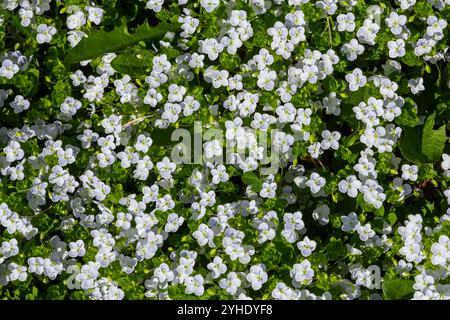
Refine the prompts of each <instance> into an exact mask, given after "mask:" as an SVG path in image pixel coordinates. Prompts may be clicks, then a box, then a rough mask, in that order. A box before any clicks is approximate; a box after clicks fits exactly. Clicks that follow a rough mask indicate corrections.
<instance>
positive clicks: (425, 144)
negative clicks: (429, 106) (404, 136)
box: [422, 113, 447, 163]
mask: <svg viewBox="0 0 450 320" xmlns="http://www.w3.org/2000/svg"><path fill="white" fill-rule="evenodd" d="M435 117H436V113H433V114H431V115H430V116H428V118H427V120H426V121H425V125H424V127H423V136H422V152H423V154H424V155H425V156H426V157H427V159H428V161H429V162H431V163H434V162H437V161H439V159H440V158H441V156H442V153H443V152H444V147H445V142H446V141H447V136H446V134H445V125H443V126H441V127H440V128H439V129H437V130H434V129H433V126H434V119H435Z"/></svg>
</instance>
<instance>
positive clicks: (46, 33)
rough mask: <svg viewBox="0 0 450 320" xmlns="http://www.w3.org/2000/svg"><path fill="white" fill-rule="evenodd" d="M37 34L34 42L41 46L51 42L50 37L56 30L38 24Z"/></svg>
mask: <svg viewBox="0 0 450 320" xmlns="http://www.w3.org/2000/svg"><path fill="white" fill-rule="evenodd" d="M37 32H38V34H37V35H36V40H37V42H38V43H39V44H42V43H46V42H50V41H52V37H53V36H54V35H55V34H56V28H55V27H53V26H47V25H46V24H40V25H39V26H38V27H37Z"/></svg>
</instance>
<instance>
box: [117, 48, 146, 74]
mask: <svg viewBox="0 0 450 320" xmlns="http://www.w3.org/2000/svg"><path fill="white" fill-rule="evenodd" d="M153 57H154V53H153V52H152V51H150V50H144V49H134V50H131V51H130V52H128V53H124V54H120V55H118V56H117V57H115V58H114V60H112V61H111V66H112V67H113V68H114V69H115V70H116V71H117V72H120V73H122V74H128V75H130V76H140V75H143V74H145V73H146V69H147V68H148V67H150V66H151V64H152V59H153Z"/></svg>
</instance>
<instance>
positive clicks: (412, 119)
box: [395, 98, 419, 127]
mask: <svg viewBox="0 0 450 320" xmlns="http://www.w3.org/2000/svg"><path fill="white" fill-rule="evenodd" d="M395 122H396V123H397V124H399V125H402V126H407V127H414V126H416V125H417V124H418V123H419V117H418V116H417V106H416V104H415V102H414V100H413V99H411V98H406V99H405V104H404V105H403V107H402V113H401V114H400V116H399V117H397V118H396V119H395Z"/></svg>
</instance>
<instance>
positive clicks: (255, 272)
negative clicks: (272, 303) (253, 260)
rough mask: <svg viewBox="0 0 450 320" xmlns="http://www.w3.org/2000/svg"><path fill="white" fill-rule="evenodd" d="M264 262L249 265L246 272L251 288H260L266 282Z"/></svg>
mask: <svg viewBox="0 0 450 320" xmlns="http://www.w3.org/2000/svg"><path fill="white" fill-rule="evenodd" d="M265 270H266V267H265V265H264V264H258V265H254V266H251V267H250V272H249V273H248V274H247V276H246V278H247V281H248V282H250V284H251V286H252V289H253V290H259V289H261V287H262V285H263V284H264V283H266V282H267V279H268V276H267V273H266V272H265Z"/></svg>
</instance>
